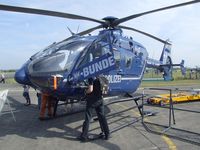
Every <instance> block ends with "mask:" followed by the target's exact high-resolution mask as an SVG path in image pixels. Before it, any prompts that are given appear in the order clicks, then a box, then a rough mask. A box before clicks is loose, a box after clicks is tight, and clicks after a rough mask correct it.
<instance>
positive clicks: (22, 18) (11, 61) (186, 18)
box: [0, 0, 200, 70]
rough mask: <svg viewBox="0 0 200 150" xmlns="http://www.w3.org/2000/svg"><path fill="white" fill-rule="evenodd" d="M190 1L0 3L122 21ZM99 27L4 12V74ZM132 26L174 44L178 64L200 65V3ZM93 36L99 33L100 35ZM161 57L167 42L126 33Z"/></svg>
mask: <svg viewBox="0 0 200 150" xmlns="http://www.w3.org/2000/svg"><path fill="white" fill-rule="evenodd" d="M187 1H189V0H167V1H164V0H118V1H116V0H28V1H27V0H9V1H8V0H0V4H6V5H12V6H20V7H30V8H37V9H45V10H52V11H59V12H66V13H72V14H77V15H82V16H87V17H91V18H95V19H102V18H104V17H106V16H115V17H117V18H122V17H126V16H129V15H132V14H136V13H141V12H145V11H149V10H152V9H157V8H160V7H165V6H168V5H174V4H178V3H182V2H187ZM97 25H98V24H97V23H94V22H90V21H82V20H72V19H64V18H57V17H50V16H41V15H32V14H24V13H16V12H7V11H0V70H1V69H3V70H4V69H19V68H20V67H21V66H22V65H23V64H24V63H25V62H26V61H27V60H28V59H29V58H30V57H31V56H32V55H33V54H35V53H36V52H38V51H40V50H42V49H44V48H45V47H47V46H48V45H50V44H52V43H53V42H59V41H61V40H63V39H66V38H67V37H69V36H70V35H71V34H70V32H69V31H68V29H67V27H69V28H70V29H71V30H72V31H73V32H77V30H78V31H79V32H80V31H83V30H87V29H88V28H92V27H94V26H97ZM121 25H127V26H129V27H133V28H136V29H139V30H142V31H145V32H147V33H150V34H153V35H155V36H157V37H159V38H161V39H164V40H166V39H170V41H171V42H172V61H173V63H180V62H181V60H182V59H184V60H185V66H186V67H196V66H198V67H200V61H199V56H200V42H199V39H200V3H197V4H193V5H189V6H184V7H181V8H175V9H170V10H166V11H162V12H157V13H152V14H149V15H145V16H142V17H139V18H136V19H133V20H130V21H128V22H125V23H123V24H121ZM92 34H98V31H95V32H93V33H92ZM124 35H126V36H128V37H129V36H132V37H133V40H135V41H137V42H139V43H141V44H142V45H143V46H144V47H145V48H146V49H147V51H148V53H149V57H150V58H154V59H159V57H160V55H161V51H162V48H163V44H162V43H159V42H158V41H155V40H153V39H151V38H149V37H146V36H144V35H141V34H138V33H135V32H132V31H126V30H124Z"/></svg>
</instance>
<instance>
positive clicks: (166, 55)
mask: <svg viewBox="0 0 200 150" xmlns="http://www.w3.org/2000/svg"><path fill="white" fill-rule="evenodd" d="M198 2H200V0H194V1H189V2H185V3H180V4H176V5H171V6H167V7H162V8H159V9H154V10H151V11H146V12H142V13H138V14H133V15H130V16H127V17H124V18H116V17H112V16H108V17H105V18H103V19H94V18H90V17H85V16H80V15H76V14H70V13H63V12H56V11H49V10H42V9H35V8H26V7H17V6H10V5H0V10H2V11H11V12H18V13H27V14H36V15H45V16H52V17H61V18H66V19H74V20H86V21H92V22H95V23H98V24H100V25H98V26H95V27H93V28H90V29H87V30H85V31H82V32H79V33H76V34H74V33H72V36H70V37H68V38H67V39H64V40H62V41H60V42H55V43H53V44H51V45H49V46H48V47H46V48H44V49H43V50H41V51H39V52H37V53H36V54H34V55H33V56H31V57H30V59H29V60H27V62H26V63H25V64H24V65H23V66H22V67H21V68H20V69H19V70H17V71H16V73H15V80H16V81H17V82H18V83H19V84H26V85H30V86H31V87H33V88H35V89H38V90H40V91H42V92H45V93H48V94H49V95H51V96H53V97H55V98H57V99H59V100H61V101H65V100H69V99H72V100H74V99H76V100H78V101H79V100H80V99H81V98H82V97H84V96H85V88H86V87H87V84H88V83H87V79H88V78H91V77H92V78H94V77H97V76H104V77H105V78H107V80H108V82H109V88H108V92H107V94H106V95H105V96H114V95H119V94H126V93H134V92H135V91H136V90H137V89H138V87H139V86H140V84H141V81H142V78H143V74H144V72H145V69H146V68H147V67H150V68H156V69H158V70H159V71H160V72H162V73H163V78H164V79H165V80H171V79H172V69H173V66H180V67H181V70H182V72H183V73H184V72H185V68H184V61H183V60H182V61H181V63H180V64H173V63H172V58H171V46H172V44H171V42H170V41H169V40H162V39H160V38H158V37H156V36H154V35H152V34H149V33H146V32H143V31H140V30H138V29H135V28H132V27H128V26H123V25H120V24H122V23H124V22H127V21H129V20H132V19H135V18H138V17H141V16H144V15H148V14H151V13H156V12H160V11H164V10H168V9H173V8H177V7H182V6H186V5H191V4H195V3H198ZM97 29H102V30H100V31H99V34H98V35H91V34H90V33H91V32H93V31H95V30H97ZM123 29H125V30H129V31H134V32H138V33H140V34H143V35H145V36H147V37H150V38H152V39H154V40H157V41H159V42H161V43H163V44H164V47H163V50H162V53H161V56H160V59H159V60H155V59H152V58H149V55H148V51H147V49H146V48H145V47H144V46H143V45H142V44H140V43H138V42H136V41H134V40H133V38H132V37H127V36H124V35H123ZM69 103H70V101H69Z"/></svg>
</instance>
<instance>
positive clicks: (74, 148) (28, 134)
mask: <svg viewBox="0 0 200 150" xmlns="http://www.w3.org/2000/svg"><path fill="white" fill-rule="evenodd" d="M183 88H185V87H183ZM194 88H198V89H200V87H194ZM3 89H9V93H8V97H7V99H8V102H9V103H10V105H11V107H9V105H8V104H7V103H6V104H5V105H4V107H3V110H2V112H1V116H0V150H93V149H95V150H168V149H170V150H188V149H190V150H199V149H200V126H199V124H200V119H199V116H200V109H199V108H200V102H193V103H182V104H175V105H174V108H175V110H174V114H175V115H174V116H175V124H173V120H172V121H171V123H172V128H170V129H169V130H166V131H165V129H166V127H165V126H168V125H169V109H168V108H163V107H162V108H161V107H154V106H144V110H145V111H151V112H156V114H155V115H153V116H148V117H145V119H144V121H145V123H144V124H143V123H142V121H141V117H140V114H139V111H138V110H137V108H135V107H134V108H133V109H129V108H130V107H131V106H135V103H134V102H133V101H129V102H123V103H115V104H112V105H108V106H106V114H107V120H108V123H109V127H110V129H111V130H113V129H115V128H117V127H119V126H121V125H124V124H125V123H130V122H131V121H134V122H135V123H134V124H130V125H129V126H127V127H124V128H122V129H120V130H117V131H115V132H113V133H112V134H111V138H110V139H109V140H103V139H97V140H93V141H89V142H86V143H82V142H80V141H79V140H77V139H76V137H77V136H79V135H80V133H81V129H82V123H83V120H84V112H83V111H84V104H77V105H74V106H73V107H71V106H65V105H62V106H59V107H58V112H57V115H58V116H57V117H56V118H54V119H50V120H45V121H40V120H38V114H39V110H38V105H37V97H36V92H35V91H34V90H33V89H31V90H30V96H31V102H32V104H31V105H30V106H24V103H25V99H24V98H23V96H22V90H23V89H22V87H21V86H20V85H17V84H16V85H9V84H0V90H3ZM145 92H146V93H148V92H150V91H145ZM137 93H142V90H138V91H137ZM150 93H155V94H157V93H156V92H155V91H153V92H152V91H151V92H150ZM177 108H178V109H177ZM11 110H12V112H13V113H14V118H13V116H12V113H11ZM79 110H83V111H82V112H78V111H79ZM123 110H127V111H123ZM69 112H78V113H75V114H69ZM66 113H68V115H62V114H66ZM115 113H116V114H115ZM59 116H60V117H59ZM14 119H16V121H15V120H14ZM164 131H165V132H164ZM99 133H100V128H99V123H98V121H93V122H92V123H91V126H90V134H99ZM159 133H165V134H159Z"/></svg>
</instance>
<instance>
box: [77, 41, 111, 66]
mask: <svg viewBox="0 0 200 150" xmlns="http://www.w3.org/2000/svg"><path fill="white" fill-rule="evenodd" d="M106 53H110V49H109V45H108V43H105V42H95V43H93V44H92V45H91V46H90V48H89V50H88V52H87V53H86V55H85V57H84V58H83V60H82V61H81V62H80V66H83V65H85V64H86V63H88V62H91V61H93V60H95V59H97V58H99V57H101V56H103V55H105V54H106Z"/></svg>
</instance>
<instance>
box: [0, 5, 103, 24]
mask: <svg viewBox="0 0 200 150" xmlns="http://www.w3.org/2000/svg"><path fill="white" fill-rule="evenodd" d="M0 10H5V11H12V12H21V13H28V14H38V15H46V16H53V17H61V18H68V19H80V20H88V21H93V22H97V23H100V24H104V23H105V21H103V20H97V19H93V18H89V17H84V16H79V15H75V14H69V13H63V12H56V11H49V10H42V9H34V8H25V7H17V6H9V5H0Z"/></svg>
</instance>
